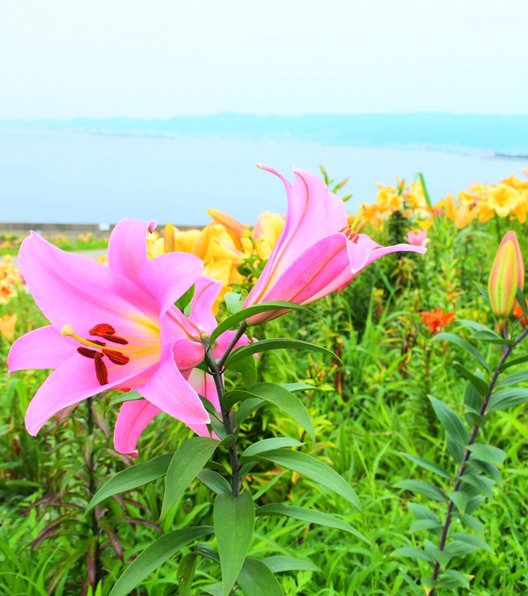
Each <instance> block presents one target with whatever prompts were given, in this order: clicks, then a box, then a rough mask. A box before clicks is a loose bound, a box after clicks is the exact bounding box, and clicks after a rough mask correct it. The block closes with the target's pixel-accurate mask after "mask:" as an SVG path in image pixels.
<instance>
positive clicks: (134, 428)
mask: <svg viewBox="0 0 528 596" xmlns="http://www.w3.org/2000/svg"><path fill="white" fill-rule="evenodd" d="M160 412H161V410H160V409H159V408H157V407H156V406H154V405H152V404H151V403H150V402H149V401H147V400H146V399H135V400H132V401H126V402H124V403H123V404H122V406H121V409H120V410H119V414H118V415H117V419H116V423H115V427H114V449H115V450H116V451H118V452H119V453H126V454H127V455H131V456H132V457H137V456H138V451H137V444H138V441H139V437H140V436H141V433H142V432H143V431H144V430H145V429H146V428H147V426H148V425H149V423H150V422H151V420H152V419H153V418H154V417H155V416H157V415H158V414H159V413H160Z"/></svg>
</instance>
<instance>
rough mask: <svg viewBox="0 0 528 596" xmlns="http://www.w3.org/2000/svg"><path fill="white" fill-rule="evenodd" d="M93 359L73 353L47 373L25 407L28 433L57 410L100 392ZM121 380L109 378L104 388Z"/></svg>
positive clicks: (122, 379)
mask: <svg viewBox="0 0 528 596" xmlns="http://www.w3.org/2000/svg"><path fill="white" fill-rule="evenodd" d="M93 362H94V361H93V360H90V359H88V358H82V357H80V356H79V354H77V353H74V354H73V355H72V356H70V357H69V358H68V359H67V360H65V361H64V362H63V363H62V364H61V365H60V366H58V367H57V368H56V369H55V370H54V371H53V372H52V373H51V374H50V376H49V377H48V378H47V379H46V380H45V381H44V383H43V384H42V385H41V386H40V388H39V390H38V391H37V393H36V394H35V396H34V397H33V399H32V400H31V402H30V403H29V406H28V409H27V410H26V420H25V421H26V429H27V431H28V433H29V434H31V435H36V434H37V433H38V431H39V430H40V429H41V428H42V426H43V425H44V423H45V422H46V421H47V420H49V419H50V418H51V417H52V416H54V415H55V414H57V412H59V411H60V410H62V409H64V408H66V407H68V406H71V405H73V404H76V403H78V402H80V401H81V400H83V399H86V398H87V397H91V396H92V395H96V394H97V393H100V391H101V390H102V387H101V385H100V384H99V383H98V381H97V378H96V376H95V374H94V364H93ZM109 374H110V371H109ZM129 376H132V375H129ZM124 380H126V377H122V376H121V377H118V378H113V379H112V378H110V379H109V382H108V384H106V385H105V386H104V390H107V389H112V388H113V387H115V386H117V385H118V384H120V383H122V382H124Z"/></svg>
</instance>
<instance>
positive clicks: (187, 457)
mask: <svg viewBox="0 0 528 596" xmlns="http://www.w3.org/2000/svg"><path fill="white" fill-rule="evenodd" d="M218 445H219V442H218V441H217V440H216V439H209V438H207V437H193V438H192V439H188V440H187V441H184V442H183V443H182V444H181V445H180V446H179V448H178V450H177V451H176V453H175V454H174V455H173V457H172V459H171V462H170V464H169V467H168V469H167V475H166V477H165V492H164V494H163V504H162V507H161V515H160V519H163V518H164V517H165V516H166V515H167V512H168V511H169V509H170V508H171V507H172V506H173V505H174V504H175V503H176V502H177V501H178V500H179V499H180V497H181V496H182V495H183V493H184V492H185V490H186V489H187V487H188V486H189V484H191V482H192V481H193V480H194V479H195V478H196V476H197V474H198V472H200V471H201V470H203V467H204V466H205V464H206V463H207V462H208V461H209V460H210V459H211V456H212V455H213V453H214V452H215V449H216V448H217V447H218Z"/></svg>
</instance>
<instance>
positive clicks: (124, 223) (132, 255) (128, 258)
mask: <svg viewBox="0 0 528 596" xmlns="http://www.w3.org/2000/svg"><path fill="white" fill-rule="evenodd" d="M155 227H156V223H155V222H154V221H145V220H141V219H128V218H127V219H122V220H121V221H119V222H118V223H117V225H116V226H115V228H114V229H113V230H112V233H111V234H110V241H109V243H108V265H109V267H110V269H112V270H113V271H115V272H116V273H120V274H121V275H123V276H125V277H128V278H129V279H131V280H133V281H138V280H139V276H140V275H141V272H142V271H143V267H144V266H145V265H146V263H147V234H148V233H149V232H153V231H154V228H155Z"/></svg>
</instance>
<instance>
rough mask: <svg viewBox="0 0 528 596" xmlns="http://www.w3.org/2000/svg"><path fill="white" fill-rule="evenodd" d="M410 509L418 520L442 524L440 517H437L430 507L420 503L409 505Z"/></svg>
mask: <svg viewBox="0 0 528 596" xmlns="http://www.w3.org/2000/svg"><path fill="white" fill-rule="evenodd" d="M408 508H409V511H410V512H411V513H412V514H413V515H414V517H415V518H416V519H428V520H430V521H434V522H436V523H438V524H439V523H440V522H439V520H438V517H436V515H435V514H434V513H433V512H432V511H431V510H430V509H429V507H426V506H425V505H420V504H419V503H409V504H408Z"/></svg>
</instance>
